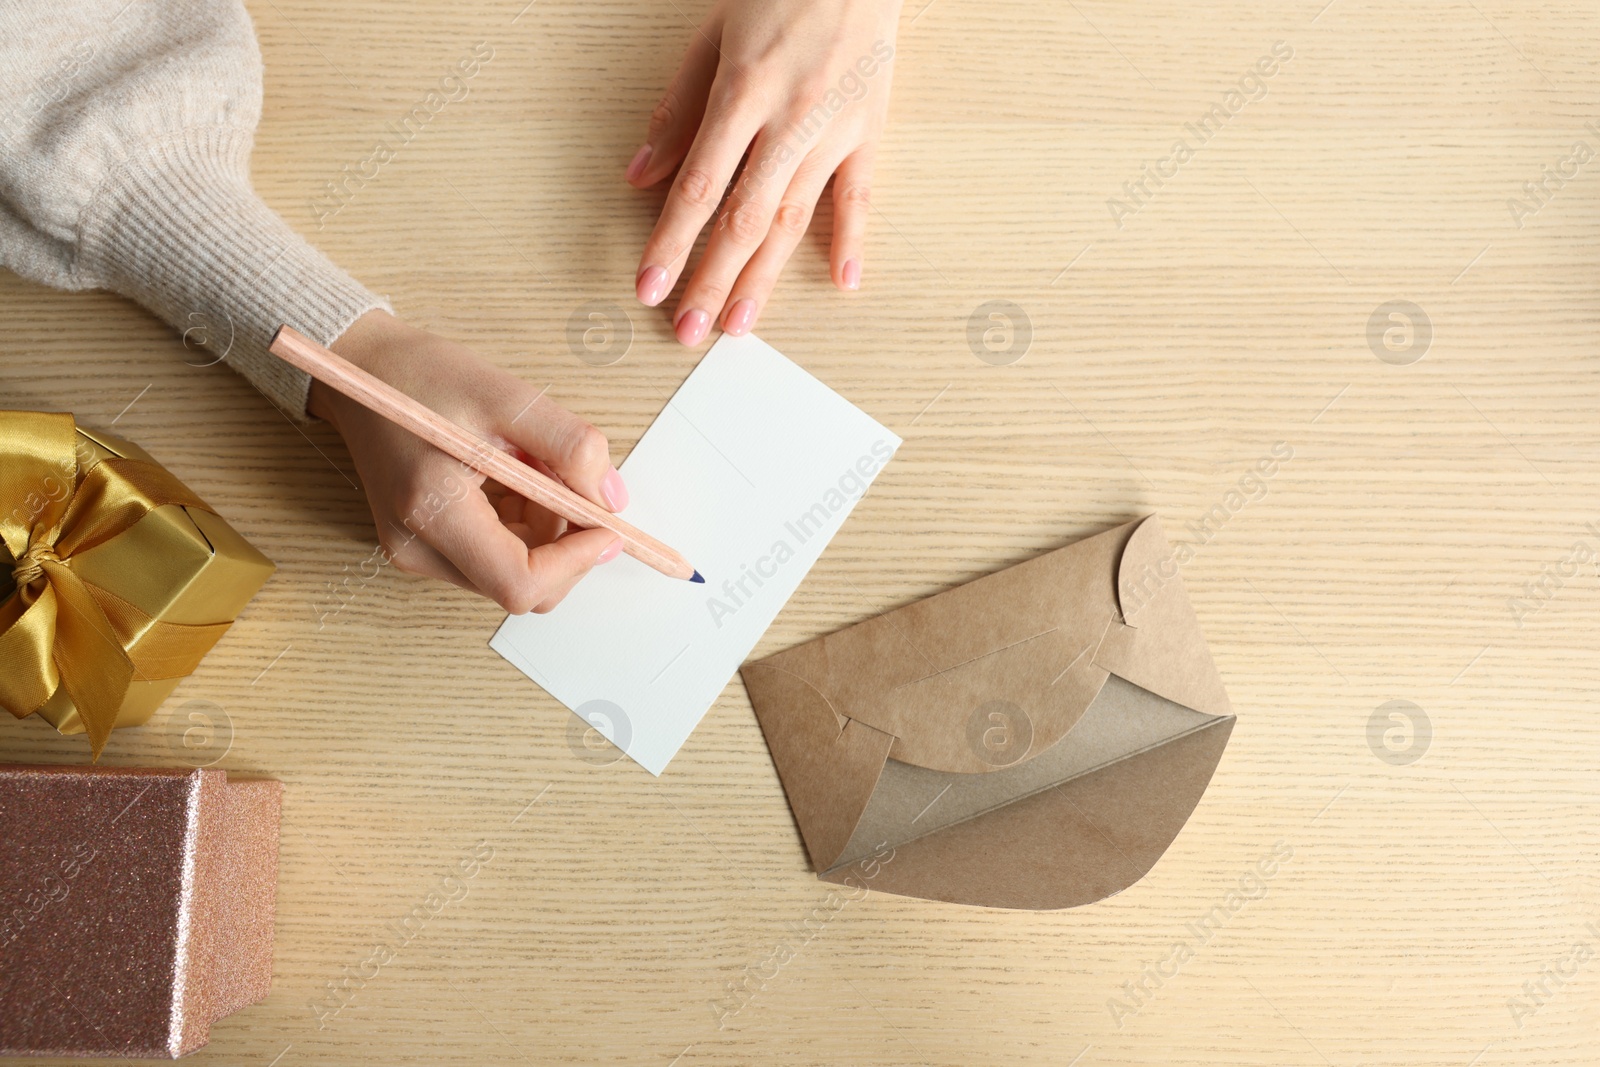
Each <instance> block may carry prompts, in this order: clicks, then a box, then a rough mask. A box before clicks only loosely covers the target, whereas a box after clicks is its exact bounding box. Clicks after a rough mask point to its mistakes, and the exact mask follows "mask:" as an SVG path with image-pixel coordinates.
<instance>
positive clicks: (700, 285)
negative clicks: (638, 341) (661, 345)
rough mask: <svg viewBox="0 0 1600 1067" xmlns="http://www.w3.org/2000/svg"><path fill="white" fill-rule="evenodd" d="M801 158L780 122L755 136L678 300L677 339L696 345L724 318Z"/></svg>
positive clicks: (675, 326)
mask: <svg viewBox="0 0 1600 1067" xmlns="http://www.w3.org/2000/svg"><path fill="white" fill-rule="evenodd" d="M801 162H802V160H801V159H800V157H799V153H798V152H796V151H795V149H794V148H793V147H792V146H791V145H790V143H789V138H788V136H787V133H786V132H785V127H784V126H783V125H781V124H780V125H779V126H777V127H776V128H773V127H768V129H767V130H765V131H763V132H762V134H761V135H760V136H759V137H757V138H756V143H755V145H754V146H753V147H752V148H751V151H750V158H749V160H748V161H747V162H746V163H745V166H744V171H743V172H742V173H741V174H740V175H739V181H738V182H737V183H736V184H735V185H734V188H733V192H732V194H730V195H729V197H728V201H727V203H725V204H723V205H722V210H721V211H720V212H718V214H717V221H716V224H715V225H714V226H712V228H711V238H710V240H708V241H707V242H706V252H705V255H704V256H703V257H702V258H701V260H700V265H699V266H698V267H697V268H695V272H694V276H693V277H691V278H690V279H689V284H688V285H687V286H685V287H684V290H683V299H682V300H680V301H678V312H677V315H676V317H675V319H674V323H673V325H674V332H675V333H676V334H677V337H678V340H679V341H681V342H683V343H684V344H686V345H696V344H699V343H700V342H701V341H702V340H704V339H705V335H706V332H707V331H708V330H709V329H710V327H711V323H712V321H713V320H715V319H719V318H721V317H722V311H723V309H724V308H725V307H726V306H727V299H728V294H729V293H730V292H731V291H732V289H733V285H734V283H735V282H736V281H738V280H739V272H740V271H742V270H743V269H744V266H745V264H746V263H748V262H750V257H751V256H752V255H754V254H755V252H756V249H758V248H760V247H761V243H762V242H763V241H765V240H766V239H767V235H768V234H769V233H770V232H771V230H772V225H773V220H774V218H775V216H776V215H777V211H778V204H779V201H780V200H781V199H782V197H783V194H784V190H786V189H787V188H788V187H789V184H790V182H791V181H792V180H793V178H794V173H795V171H796V170H798V169H799V167H800V165H801ZM788 221H789V222H793V221H794V220H793V219H792V218H791V219H790V220H788ZM801 232H802V233H803V232H804V225H803V224H802V226H801Z"/></svg>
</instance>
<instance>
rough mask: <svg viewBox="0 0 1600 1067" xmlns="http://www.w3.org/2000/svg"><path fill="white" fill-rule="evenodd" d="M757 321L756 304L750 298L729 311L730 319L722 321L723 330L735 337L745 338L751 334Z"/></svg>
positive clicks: (736, 304)
mask: <svg viewBox="0 0 1600 1067" xmlns="http://www.w3.org/2000/svg"><path fill="white" fill-rule="evenodd" d="M755 319H756V302H755V301H754V300H750V299H748V298H747V299H744V300H739V301H736V302H735V303H734V305H733V307H731V308H729V309H728V317H727V318H725V319H723V320H722V328H723V329H724V330H726V331H727V332H728V333H730V334H732V335H733V336H735V337H743V336H744V335H745V334H747V333H749V332H750V326H751V324H752V323H754V322H755Z"/></svg>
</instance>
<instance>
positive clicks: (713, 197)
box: [627, 0, 900, 345]
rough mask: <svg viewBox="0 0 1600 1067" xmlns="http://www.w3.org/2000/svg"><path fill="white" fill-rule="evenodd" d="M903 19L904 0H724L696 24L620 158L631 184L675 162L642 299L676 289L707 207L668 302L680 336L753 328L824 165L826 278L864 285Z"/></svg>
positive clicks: (642, 273)
mask: <svg viewBox="0 0 1600 1067" xmlns="http://www.w3.org/2000/svg"><path fill="white" fill-rule="evenodd" d="M899 18H900V0H865V2H862V0H854V2H852V0H721V2H720V3H718V4H717V5H716V7H714V8H713V9H712V12H711V14H710V16H709V17H708V18H707V19H706V21H705V23H704V24H703V25H701V27H700V28H699V30H698V31H697V32H696V33H695V36H694V38H693V39H692V40H691V41H690V43H689V51H688V54H687V55H685V56H684V60H683V65H682V66H681V67H680V68H679V69H678V73H677V76H676V77H674V78H673V80H672V84H671V85H670V86H669V87H668V88H667V93H666V96H665V97H663V99H662V101H661V103H660V105H659V106H657V108H656V110H655V114H653V115H652V116H651V118H650V132H649V134H648V136H647V138H646V140H645V143H644V145H643V146H642V147H641V148H640V149H639V151H638V153H637V154H636V155H635V156H634V157H633V162H632V163H630V164H629V165H628V171H627V179H628V181H629V182H630V183H631V184H632V185H634V186H635V187H636V188H641V189H642V188H645V187H647V186H650V185H654V184H655V183H657V182H659V181H661V180H662V179H664V178H666V177H667V176H668V175H670V174H671V173H672V172H673V171H674V170H677V172H678V176H677V180H676V181H674V182H673V185H672V191H671V193H670V194H669V195H668V197H667V202H666V206H665V207H663V208H662V211H661V218H660V219H659V220H658V221H657V223H656V228H655V232H654V233H652V234H651V235H650V239H649V241H648V242H646V244H645V248H644V255H643V257H642V258H641V259H640V261H639V272H638V275H637V277H636V282H635V285H636V288H637V291H638V295H639V299H640V300H641V301H643V302H644V303H645V304H647V305H649V306H652V307H654V306H655V305H656V304H659V303H661V301H662V300H664V299H665V298H666V296H667V294H668V293H670V292H671V291H672V289H673V286H675V285H676V284H677V281H678V277H679V275H680V274H682V272H683V270H684V268H685V266H686V265H687V263H688V258H689V253H690V252H691V250H692V249H693V248H694V244H695V239H696V237H697V236H698V235H699V233H700V230H701V229H702V228H704V226H705V225H706V223H707V222H708V221H710V220H711V219H712V217H713V215H715V217H716V222H715V225H714V227H713V229H712V232H711V236H710V239H709V241H708V243H707V245H706V251H705V255H704V256H703V257H702V258H701V260H700V264H699V266H698V267H697V268H696V269H695V271H694V274H693V276H692V277H690V279H689V282H688V284H687V285H686V286H685V287H684V291H683V296H682V298H681V299H680V300H679V301H678V308H677V311H676V312H675V313H674V315H673V330H674V332H675V333H676V334H677V337H678V340H679V341H682V342H683V343H684V344H686V345H695V344H699V343H700V342H701V341H702V340H704V339H705V336H706V334H707V333H708V332H709V331H710V329H711V325H712V323H713V322H715V321H718V320H720V321H721V323H722V328H723V329H724V330H726V331H727V332H728V333H731V334H735V335H737V334H744V333H749V332H750V328H751V327H752V326H753V325H754V324H755V321H756V318H757V317H758V316H759V315H760V314H761V309H762V308H763V307H764V306H765V305H766V302H767V298H768V297H769V296H770V295H771V294H772V288H773V286H774V285H775V284H776V283H777V280H778V274H779V273H780V272H781V271H782V270H783V266H784V264H785V263H786V262H788V259H789V256H790V255H791V254H792V253H793V252H794V250H795V248H796V247H797V246H798V245H799V243H800V239H801V237H802V236H804V234H805V232H806V227H807V226H808V225H809V223H810V222H811V213H812V210H813V208H814V207H815V206H816V203H817V201H818V199H820V198H821V196H822V192H823V189H824V187H825V186H826V185H827V184H828V179H829V178H830V177H833V178H834V179H835V180H834V188H833V201H834V223H833V253H832V257H831V258H832V274H833V282H834V284H835V285H836V286H838V287H839V288H840V289H856V288H859V287H860V285H861V260H862V236H863V234H864V232H865V230H866V226H867V214H868V211H869V207H868V204H869V192H868V190H869V189H870V187H871V181H872V162H873V152H874V150H875V148H876V146H877V142H878V137H879V135H880V134H881V133H882V131H883V126H884V122H885V119H886V117H887V115H888V111H889V80H890V78H889V76H890V73H891V65H892V61H893V58H894V39H895V29H896V26H897V24H898V22H899ZM747 152H748V153H749V155H748V159H746V161H745V164H744V167H743V169H742V170H739V161H740V159H741V158H742V157H744V156H745V155H746V153H747ZM736 170H738V171H739V173H738V175H737V182H736V183H735V184H734V186H733V189H732V192H731V193H729V195H728V197H727V200H726V202H725V203H724V202H723V193H724V192H725V191H726V190H727V189H728V185H729V183H730V182H734V180H735V171H736ZM719 205H720V206H719Z"/></svg>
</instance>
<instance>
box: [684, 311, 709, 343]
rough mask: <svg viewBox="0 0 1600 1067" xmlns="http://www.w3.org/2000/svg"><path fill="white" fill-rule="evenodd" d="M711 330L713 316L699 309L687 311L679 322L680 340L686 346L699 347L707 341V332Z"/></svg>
mask: <svg viewBox="0 0 1600 1067" xmlns="http://www.w3.org/2000/svg"><path fill="white" fill-rule="evenodd" d="M709 329H711V316H710V315H707V314H706V313H705V312H704V311H701V310H700V309H699V308H695V309H694V310H693V311H686V312H684V313H683V317H682V318H680V319H679V320H678V328H677V331H676V332H677V335H678V340H679V341H682V342H683V343H684V344H686V345H697V344H699V343H700V342H701V341H703V340H705V336H706V331H707V330H709Z"/></svg>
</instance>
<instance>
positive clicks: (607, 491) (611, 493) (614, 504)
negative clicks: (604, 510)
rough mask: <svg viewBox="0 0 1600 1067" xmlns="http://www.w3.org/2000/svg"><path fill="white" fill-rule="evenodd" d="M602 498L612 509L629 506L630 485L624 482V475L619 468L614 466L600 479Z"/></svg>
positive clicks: (617, 509)
mask: <svg viewBox="0 0 1600 1067" xmlns="http://www.w3.org/2000/svg"><path fill="white" fill-rule="evenodd" d="M600 498H601V499H602V500H604V501H605V502H606V507H608V508H610V509H611V510H612V511H621V510H622V509H623V508H625V507H627V506H628V487H627V486H626V485H623V484H622V475H620V474H618V473H617V468H615V467H612V468H611V469H610V470H608V471H606V476H605V477H604V478H601V479H600Z"/></svg>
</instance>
